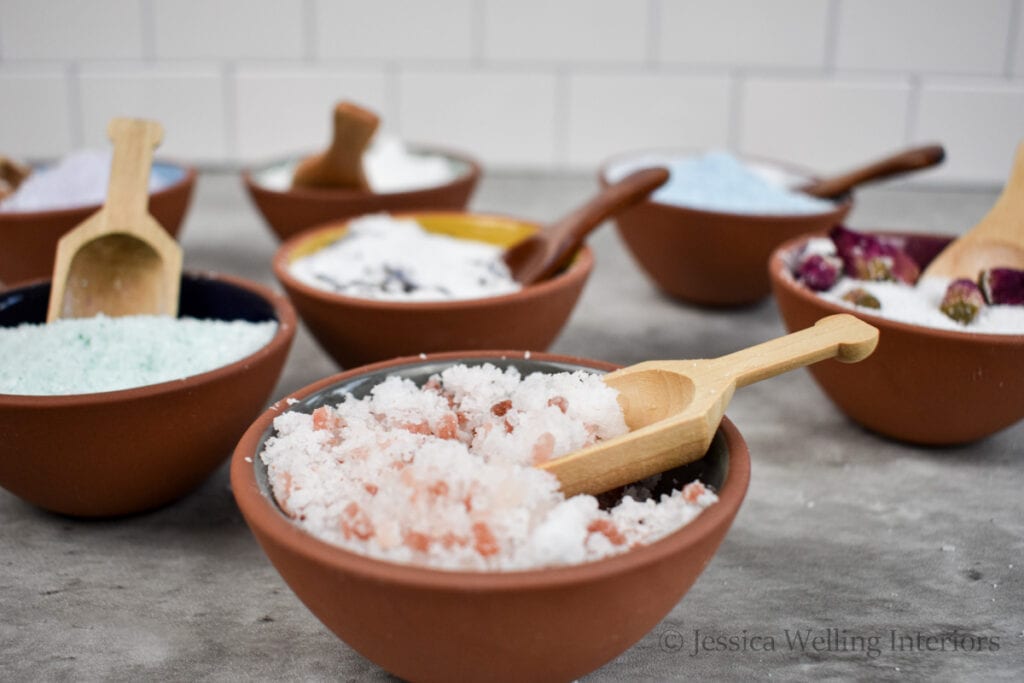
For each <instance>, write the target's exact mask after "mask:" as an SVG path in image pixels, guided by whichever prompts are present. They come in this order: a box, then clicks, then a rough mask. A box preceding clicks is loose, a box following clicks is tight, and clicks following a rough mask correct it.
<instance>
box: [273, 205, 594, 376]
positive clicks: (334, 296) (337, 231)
mask: <svg viewBox="0 0 1024 683" xmlns="http://www.w3.org/2000/svg"><path fill="white" fill-rule="evenodd" d="M395 218H402V219H406V218H409V219H413V220H415V221H416V222H417V223H419V224H420V226H422V227H423V228H424V229H425V230H426V231H427V232H430V233H435V234H442V235H447V236H450V237H455V238H458V239H465V240H471V241H477V242H485V243H487V244H492V245H497V246H499V247H508V246H511V245H513V244H515V243H517V242H519V241H520V240H522V239H524V238H525V237H527V236H528V235H531V234H533V233H534V232H535V231H537V230H539V229H541V227H540V225H539V224H537V223H534V222H529V221H524V220H520V219H517V218H509V217H504V216H495V215H487V214H476V213H465V212H444V211H439V212H415V213H411V214H399V215H396V216H395ZM347 229H348V228H347V225H346V224H345V223H335V224H329V225H325V226H319V227H316V228H311V229H309V230H306V231H303V232H301V233H300V234H298V235H296V236H294V237H292V238H291V239H289V240H288V241H286V242H285V243H284V244H282V245H281V246H280V247H279V248H278V250H277V253H276V254H275V255H274V260H273V268H274V275H275V276H276V277H277V279H278V281H279V282H280V283H281V285H282V286H283V287H284V289H285V291H286V292H287V294H288V296H289V297H290V298H291V300H292V303H294V304H295V308H296V309H297V310H298V312H299V316H300V317H301V318H302V321H303V322H304V323H305V324H306V326H307V327H308V328H309V330H310V332H312V333H313V336H314V337H315V338H316V340H317V341H318V342H319V344H320V346H321V347H322V348H323V349H324V351H326V352H327V353H328V354H330V356H331V357H332V358H334V360H335V361H336V362H337V363H338V364H339V365H341V366H342V367H346V368H348V367H354V366H356V365H361V364H364V363H371V362H375V361H380V360H385V359H388V358H396V357H399V356H407V355H414V354H418V353H434V352H438V351H453V350H458V349H470V350H473V349H493V348H515V349H523V350H536V351H543V350H545V349H547V348H548V347H549V346H550V345H551V344H552V343H553V342H554V340H555V338H556V337H557V336H558V334H559V332H561V330H562V327H563V326H564V325H565V323H566V321H567V320H568V319H569V316H570V315H571V314H572V310H573V308H574V306H575V305H576V301H577V300H578V299H579V296H580V294H581V293H582V291H583V286H584V285H585V284H586V281H587V278H588V277H589V276H590V272H591V270H592V269H593V267H594V257H593V254H592V252H591V251H590V248H589V247H586V246H584V247H583V248H582V249H580V250H579V252H578V253H577V254H576V256H575V259H574V260H573V262H572V263H571V264H570V265H569V266H568V267H567V268H566V269H564V270H563V271H562V272H560V273H558V274H556V275H555V276H554V277H551V278H549V279H546V280H542V281H540V282H537V283H534V284H531V285H527V286H525V287H523V288H522V289H520V290H519V291H516V292H513V293H510V294H503V295H500V296H488V297H483V298H475V299H458V300H451V301H384V300H375V299H369V298H360V297H355V296H349V295H345V294H340V293H337V292H334V291H329V290H326V289H321V288H319V287H315V286H311V285H309V284H306V283H305V282H302V281H300V280H299V279H297V278H296V277H295V276H294V275H293V274H292V272H291V264H292V263H293V262H294V261H296V260H297V259H299V258H302V257H304V256H308V255H310V254H313V253H315V252H317V251H318V250H320V249H323V248H324V247H326V246H328V245H330V244H332V243H334V242H336V241H337V240H339V239H342V238H343V237H344V236H345V234H346V231H347Z"/></svg>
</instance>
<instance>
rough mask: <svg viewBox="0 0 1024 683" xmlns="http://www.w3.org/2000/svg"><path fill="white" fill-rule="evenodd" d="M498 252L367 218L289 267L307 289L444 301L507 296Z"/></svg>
mask: <svg viewBox="0 0 1024 683" xmlns="http://www.w3.org/2000/svg"><path fill="white" fill-rule="evenodd" d="M501 257H502V249H501V247H498V246H496V245H493V244H487V243H485V242H478V241H475V240H464V239H457V238H455V237H449V236H447V235H441V234H435V233H431V232H428V231H427V230H425V229H423V227H422V226H421V225H420V224H419V223H417V222H416V221H414V220H410V219H398V218H392V217H391V216H389V215H387V214H371V215H369V216H363V217H361V218H357V219H355V220H353V221H351V222H350V223H349V224H348V230H347V231H346V233H345V235H344V236H343V237H342V238H341V239H339V240H337V241H336V242H333V243H332V244H329V245H328V246H326V247H324V248H323V249H320V250H319V251H316V252H314V253H312V254H310V255H308V256H304V257H302V258H299V259H296V260H295V261H293V262H292V263H291V265H290V266H289V269H290V272H291V274H292V275H293V276H294V277H295V278H296V279H298V280H299V281H301V282H304V283H306V284H308V285H310V286H311V287H317V288H320V289H325V290H327V291H331V292H336V293H338V294H344V295H346V296H354V297H360V298H363V299H380V300H386V301H450V300H456V299H478V298H482V297H488V296H498V295H502V294H511V293H512V292H516V291H519V289H520V285H519V283H518V282H516V281H515V280H513V279H512V276H511V274H510V273H509V270H508V267H507V266H506V265H505V262H504V261H502V258H501Z"/></svg>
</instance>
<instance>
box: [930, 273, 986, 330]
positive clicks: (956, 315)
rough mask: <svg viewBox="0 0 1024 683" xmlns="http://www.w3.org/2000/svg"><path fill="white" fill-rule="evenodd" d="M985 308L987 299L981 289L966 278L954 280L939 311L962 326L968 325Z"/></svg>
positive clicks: (947, 289)
mask: <svg viewBox="0 0 1024 683" xmlns="http://www.w3.org/2000/svg"><path fill="white" fill-rule="evenodd" d="M984 307H985V297H984V296H982V294H981V289H980V288H979V287H978V285H976V284H974V283H973V282H971V281H970V280H968V279H966V278H960V279H959V280H953V281H952V282H950V283H949V287H947V288H946V295H945V296H944V297H942V303H941V304H940V305H939V310H941V311H942V312H943V313H945V314H946V315H947V316H949V317H950V318H952V319H953V320H955V321H957V322H958V323H960V324H962V325H967V324H968V323H970V322H971V321H972V320H974V317H975V316H976V315H978V311H980V310H981V309H983V308H984Z"/></svg>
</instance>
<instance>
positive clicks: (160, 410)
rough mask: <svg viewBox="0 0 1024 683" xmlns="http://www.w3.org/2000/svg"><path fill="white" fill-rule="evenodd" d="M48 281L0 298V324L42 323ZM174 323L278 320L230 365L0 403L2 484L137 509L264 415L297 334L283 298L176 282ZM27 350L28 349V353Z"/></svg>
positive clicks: (150, 504)
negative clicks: (115, 387) (270, 333)
mask: <svg viewBox="0 0 1024 683" xmlns="http://www.w3.org/2000/svg"><path fill="white" fill-rule="evenodd" d="M49 293H50V284H49V282H37V283H34V284H30V285H25V286H23V287H20V288H18V289H12V290H9V291H7V292H4V293H3V294H0V326H5V327H11V326H16V325H18V324H21V323H25V322H31V323H42V322H44V321H45V319H46V306H47V301H48V298H49ZM180 309H181V311H180V312H181V315H183V316H192V317H197V318H216V319H224V320H250V321H261V320H277V321H278V330H277V333H276V334H275V335H274V337H273V338H272V339H271V341H270V342H269V343H268V344H267V345H266V346H264V347H263V348H261V349H259V350H258V351H256V352H255V353H253V354H251V355H249V356H247V357H245V358H243V359H241V360H239V361H237V362H234V363H231V364H230V365H225V366H223V367H220V368H217V369H215V370H211V371H209V372H204V373H202V374H199V375H193V376H192V377H188V378H186V379H183V380H177V381H172V382H163V383H160V384H152V385H149V386H144V387H139V388H136V389H125V390H122V391H109V392H102V393H95V394H77V395H68V396H22V395H13V394H0V434H3V438H2V439H0V486H3V488H5V489H7V490H8V491H10V492H11V493H13V494H14V495H16V496H19V497H20V498H23V499H24V500H26V501H28V502H30V503H33V504H35V505H38V506H39V507H42V508H45V509H47V510H51V511H53V512H59V513H63V514H67V515H76V516H83V517H102V516H111V515H124V514H129V513H135V512H141V511H143V510H148V509H151V508H155V507H158V506H160V505H163V504H165V503H168V502H170V501H173V500H175V499H177V498H179V497H181V496H183V495H184V494H185V493H187V492H189V491H191V490H192V489H193V488H195V487H196V486H198V485H199V484H200V483H201V482H202V481H203V480H204V479H206V477H207V476H208V475H209V474H210V473H211V472H213V470H215V469H216V468H217V467H218V466H219V465H220V464H221V463H222V462H223V461H224V459H225V458H226V457H227V455H228V454H229V453H231V449H232V447H233V446H234V445H235V443H236V442H237V441H238V437H239V435H240V434H242V433H243V432H244V431H245V428H246V426H247V425H248V424H249V423H250V422H251V421H252V419H253V418H254V417H255V416H256V415H258V414H259V412H260V411H261V410H262V409H263V408H264V407H265V406H266V401H267V399H268V398H269V397H270V393H271V391H273V389H274V385H275V384H276V382H277V378H278V376H279V375H280V373H281V368H282V366H283V365H284V361H285V357H286V356H287V354H288V348H289V347H290V346H291V341H292V337H293V336H294V334H295V326H296V320H295V312H294V310H293V309H292V307H291V304H289V303H288V300H287V299H286V298H285V297H283V296H281V295H279V294H276V293H274V292H272V291H271V290H269V289H266V288H265V287H262V286H260V285H257V284H255V283H252V282H248V281H245V280H241V279H238V278H234V277H228V276H225V275H211V274H207V273H204V274H201V275H199V274H186V275H184V276H183V277H182V280H181V304H180ZM26 353H28V351H26Z"/></svg>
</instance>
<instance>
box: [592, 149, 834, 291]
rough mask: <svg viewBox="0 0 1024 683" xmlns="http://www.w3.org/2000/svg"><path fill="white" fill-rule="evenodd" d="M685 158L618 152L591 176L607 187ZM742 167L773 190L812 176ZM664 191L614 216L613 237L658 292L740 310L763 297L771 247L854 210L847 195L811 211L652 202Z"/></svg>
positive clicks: (754, 164) (770, 165) (775, 165)
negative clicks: (749, 210) (615, 232)
mask: <svg viewBox="0 0 1024 683" xmlns="http://www.w3.org/2000/svg"><path fill="white" fill-rule="evenodd" d="M690 156H693V155H692V154H687V153H684V152H646V153H641V152H637V153H630V154H625V155H622V156H618V157H615V158H613V159H610V160H609V161H607V162H605V163H604V164H603V165H602V166H601V168H600V170H599V172H598V179H599V181H600V182H601V185H602V186H607V185H608V184H609V183H610V182H613V181H615V180H617V179H619V178H620V177H622V176H623V175H625V174H626V173H628V172H630V171H632V170H635V169H637V168H646V167H653V166H667V167H670V168H671V166H672V164H673V163H674V162H677V161H678V160H680V159H685V158H687V157H690ZM742 162H743V164H744V165H745V166H747V167H748V168H749V169H750V170H752V171H753V172H755V174H757V175H759V176H762V177H764V178H765V179H767V180H768V181H769V182H770V183H772V184H773V185H778V186H782V187H788V188H791V187H796V186H799V185H800V184H802V183H803V182H807V181H809V180H812V179H814V176H813V174H811V173H809V172H807V171H805V170H802V169H799V168H796V167H794V166H791V165H789V164H786V163H783V162H777V161H769V160H762V159H754V158H744V159H742ZM671 182H672V181H671V180H670V181H669V184H671ZM666 187H667V186H666ZM664 191H666V188H662V189H661V190H659V191H658V192H655V193H654V194H653V195H652V196H651V197H648V198H647V199H646V200H644V201H642V202H640V203H638V204H636V205H635V206H633V207H630V208H629V209H626V210H624V211H622V212H621V213H619V214H618V215H617V216H616V217H615V223H616V227H617V230H618V234H619V236H620V237H621V238H622V241H623V242H625V244H626V247H627V248H628V249H629V252H630V253H631V254H632V256H633V258H634V260H635V261H636V262H637V263H638V264H639V265H640V268H641V269H642V270H643V271H644V272H645V273H646V274H647V276H648V277H650V279H651V280H652V281H653V282H654V283H655V285H657V287H658V288H659V289H660V290H661V291H663V292H664V293H665V294H668V295H669V296H671V297H673V298H675V299H678V300H680V301H684V302H687V303H692V304H697V305H701V306H722V307H725V306H744V305H749V304H754V303H756V302H758V301H760V300H761V299H763V298H764V297H766V296H768V294H769V292H770V289H771V286H770V283H769V279H768V270H767V263H768V257H769V256H770V255H771V253H772V250H773V249H775V247H777V246H778V245H779V244H781V243H782V242H784V241H786V240H788V239H790V238H792V237H795V236H797V235H801V234H804V233H807V232H814V231H821V230H827V229H829V228H831V227H832V226H833V225H836V224H838V223H841V222H842V220H843V218H844V217H845V216H846V214H847V213H849V211H850V210H851V209H852V208H853V196H852V194H847V195H846V196H844V197H842V198H840V199H838V200H837V201H835V202H831V203H829V204H828V205H827V206H826V207H825V208H824V209H823V210H821V211H817V212H813V213H774V214H773V213H738V212H730V211H724V210H721V211H719V210H709V209H701V208H692V207H689V206H682V205H676V204H672V203H667V202H666V201H663V200H660V199H659V196H660V195H659V193H660V192H664Z"/></svg>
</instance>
